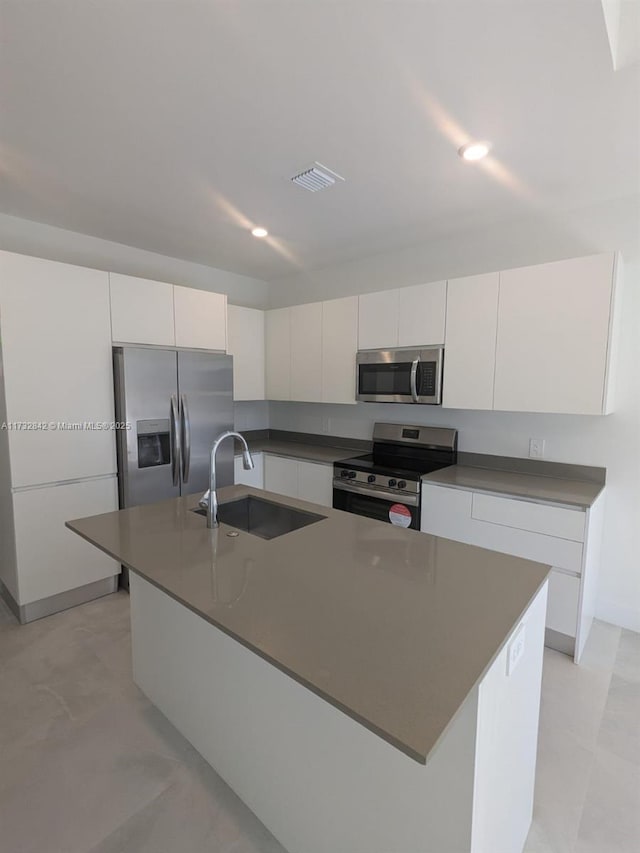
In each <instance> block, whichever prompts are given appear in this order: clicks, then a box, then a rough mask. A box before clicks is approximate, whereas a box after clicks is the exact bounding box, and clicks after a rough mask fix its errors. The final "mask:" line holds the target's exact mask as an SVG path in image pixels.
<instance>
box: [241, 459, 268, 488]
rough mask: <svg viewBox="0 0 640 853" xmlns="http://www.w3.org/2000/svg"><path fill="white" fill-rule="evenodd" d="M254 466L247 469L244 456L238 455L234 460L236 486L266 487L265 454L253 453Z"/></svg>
mask: <svg viewBox="0 0 640 853" xmlns="http://www.w3.org/2000/svg"><path fill="white" fill-rule="evenodd" d="M251 455H252V457H253V468H251V470H249V471H245V468H244V466H243V464H242V456H236V457H235V459H234V462H233V467H234V483H235V484H236V486H239V485H240V484H242V485H243V486H253V487H254V488H256V489H264V456H263V454H262V453H252V454H251Z"/></svg>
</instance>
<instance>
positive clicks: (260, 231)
mask: <svg viewBox="0 0 640 853" xmlns="http://www.w3.org/2000/svg"><path fill="white" fill-rule="evenodd" d="M251 233H252V234H253V236H254V237H266V236H267V235H268V234H269V232H268V231H267V229H266V228H261V227H260V226H258V227H257V228H252V229H251Z"/></svg>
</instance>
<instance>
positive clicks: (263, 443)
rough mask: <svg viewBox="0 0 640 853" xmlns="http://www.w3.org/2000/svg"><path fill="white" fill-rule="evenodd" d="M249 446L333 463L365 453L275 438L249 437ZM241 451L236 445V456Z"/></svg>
mask: <svg viewBox="0 0 640 853" xmlns="http://www.w3.org/2000/svg"><path fill="white" fill-rule="evenodd" d="M248 443H249V447H250V449H251V451H252V452H254V453H271V454H273V455H274V456H289V457H291V458H293V459H305V460H307V461H308V462H321V463H324V464H325V465H333V463H334V462H338V461H339V460H340V459H350V458H351V457H352V456H357V455H358V454H361V453H364V452H365V451H364V450H362V449H358V448H356V447H354V448H348V447H330V446H328V445H322V444H312V443H310V444H307V443H306V442H301V441H280V440H278V439H274V438H258V439H249V442H248ZM240 455H241V451H240V450H239V449H238V447H236V456H240Z"/></svg>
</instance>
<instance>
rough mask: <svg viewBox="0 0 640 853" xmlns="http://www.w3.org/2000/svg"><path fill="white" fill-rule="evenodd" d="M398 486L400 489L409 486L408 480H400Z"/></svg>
mask: <svg viewBox="0 0 640 853" xmlns="http://www.w3.org/2000/svg"><path fill="white" fill-rule="evenodd" d="M398 488H399V489H406V488H407V484H406V482H405V481H404V480H400V481H399V483H398Z"/></svg>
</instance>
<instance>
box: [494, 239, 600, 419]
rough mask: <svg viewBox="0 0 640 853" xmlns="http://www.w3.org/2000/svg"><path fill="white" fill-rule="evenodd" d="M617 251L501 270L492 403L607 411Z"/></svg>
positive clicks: (508, 407)
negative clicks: (606, 388)
mask: <svg viewBox="0 0 640 853" xmlns="http://www.w3.org/2000/svg"><path fill="white" fill-rule="evenodd" d="M613 268H614V256H613V255H612V254H604V255H592V256H590V257H586V258H574V259H572V260H568V261H559V262H556V263H551V264H541V265H538V266H535V267H523V268H522V269H515V270H506V271H505V272H502V273H500V301H499V307H498V341H497V350H496V379H495V393H494V401H493V405H494V408H495V409H500V410H505V411H517V412H527V411H528V412H558V413H566V414H586V415H598V414H602V412H603V406H604V390H605V375H606V364H607V346H608V342H609V314H610V304H611V297H612V285H613Z"/></svg>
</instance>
